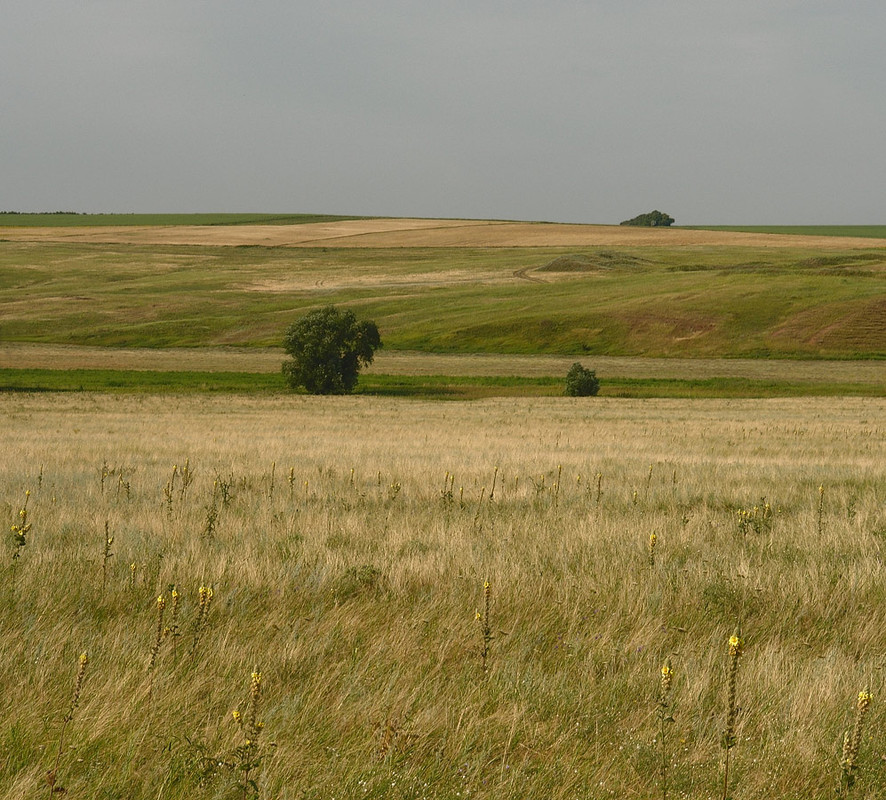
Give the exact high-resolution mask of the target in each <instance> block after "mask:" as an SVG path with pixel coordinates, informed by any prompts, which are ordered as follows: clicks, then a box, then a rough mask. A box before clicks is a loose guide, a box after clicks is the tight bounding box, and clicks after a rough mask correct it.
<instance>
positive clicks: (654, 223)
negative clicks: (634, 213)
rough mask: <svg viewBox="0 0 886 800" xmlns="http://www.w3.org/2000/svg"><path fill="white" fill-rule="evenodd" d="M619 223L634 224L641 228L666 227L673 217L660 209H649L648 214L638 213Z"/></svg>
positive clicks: (672, 220) (672, 222) (671, 223)
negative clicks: (638, 214) (636, 215)
mask: <svg viewBox="0 0 886 800" xmlns="http://www.w3.org/2000/svg"><path fill="white" fill-rule="evenodd" d="M619 224H620V225H636V226H639V227H641V228H667V227H668V226H670V225H673V224H674V218H673V217H672V216H670V215H669V214H665V213H663V212H661V211H650V212H649V213H648V214H640V216H639V217H634V218H633V219H626V220H625V221H624V222H621V223H619Z"/></svg>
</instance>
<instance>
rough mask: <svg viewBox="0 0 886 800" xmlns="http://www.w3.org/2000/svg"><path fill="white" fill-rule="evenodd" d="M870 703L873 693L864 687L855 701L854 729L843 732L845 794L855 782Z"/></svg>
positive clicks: (842, 759)
mask: <svg viewBox="0 0 886 800" xmlns="http://www.w3.org/2000/svg"><path fill="white" fill-rule="evenodd" d="M870 705H871V693H870V691H869V690H868V689H862V690H861V691H860V692H859V693H858V698H857V699H856V701H855V722H854V723H853V725H852V730H851V731H846V732H845V733H844V734H843V754H842V756H841V758H840V768H841V769H842V771H843V774H842V781H841V783H842V784H843V794H844V795H848V794H849V790H850V789H851V788H852V786H853V784H854V783H855V771H856V769H857V767H858V751H859V749H860V747H861V730H862V726H863V724H864V718H865V715H866V714H867V712H868V708H869V707H870Z"/></svg>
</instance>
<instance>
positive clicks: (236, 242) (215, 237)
mask: <svg viewBox="0 0 886 800" xmlns="http://www.w3.org/2000/svg"><path fill="white" fill-rule="evenodd" d="M0 240H7V241H21V242H81V243H111V244H139V245H151V244H163V245H215V246H225V245H227V246H257V247H352V248H362V247H367V248H376V247H378V248H382V247H595V246H599V247H616V246H625V247H628V246H630V247H638V246H639V247H646V246H648V247H686V246H721V245H732V246H741V247H762V248H767V247H815V248H821V249H828V250H834V249H841V250H845V249H847V248H878V247H886V239H870V238H861V237H858V238H855V237H835V236H793V235H783V234H769V233H740V232H735V231H702V230H688V229H683V228H673V229H670V228H632V227H622V226H619V225H564V224H559V223H527V222H495V221H477V220H429V219H358V220H344V221H338V222H318V223H308V224H304V225H213V226H205V225H201V226H196V225H195V226H187V225H181V226H131V227H130V226H126V227H122V226H113V227H111V226H109V227H79V228H78V227H43V228H25V227H0Z"/></svg>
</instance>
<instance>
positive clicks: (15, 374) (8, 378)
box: [0, 369, 886, 400]
mask: <svg viewBox="0 0 886 800" xmlns="http://www.w3.org/2000/svg"><path fill="white" fill-rule="evenodd" d="M0 391H2V392H77V391H86V392H108V393H126V394H132V393H148V394H164V393H175V394H178V393H182V394H189V393H214V394H218V393H223V394H224V393H228V394H278V393H280V394H282V393H287V392H288V390H287V389H286V387H285V384H284V382H283V379H282V377H281V376H280V375H273V374H257V373H245V372H153V371H124V370H87V369H82V370H81V369H78V370H46V369H2V370H0ZM357 394H366V395H383V396H392V397H424V398H435V399H454V400H457V399H462V400H470V399H478V398H482V397H502V396H515V397H516V396H520V397H526V396H539V397H540V396H545V397H555V396H560V395H562V394H563V380H562V379H560V378H551V377H535V378H526V377H502V376H495V377H482V376H448V375H423V376H404V375H365V376H363V377H362V378H361V379H360V383H359V385H358V387H357ZM600 396H601V397H674V398H681V397H682V398H730V397H735V398H739V397H750V398H752V397H760V398H763V397H810V396H856V397H883V396H886V385H882V386H878V385H870V384H849V383H817V384H809V383H790V382H779V381H762V380H750V379H745V378H709V379H692V380H681V379H663V378H648V379H646V378H617V379H611V380H606V381H604V382H603V385H602V387H601V390H600Z"/></svg>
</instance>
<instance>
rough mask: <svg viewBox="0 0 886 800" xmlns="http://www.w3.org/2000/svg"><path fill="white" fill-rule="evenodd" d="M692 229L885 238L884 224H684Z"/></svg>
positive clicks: (885, 227) (885, 229)
mask: <svg viewBox="0 0 886 800" xmlns="http://www.w3.org/2000/svg"><path fill="white" fill-rule="evenodd" d="M681 227H685V228H688V229H689V230H694V231H735V232H736V233H777V234H788V235H791V236H853V237H858V238H862V239H886V225H684V226H681Z"/></svg>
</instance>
